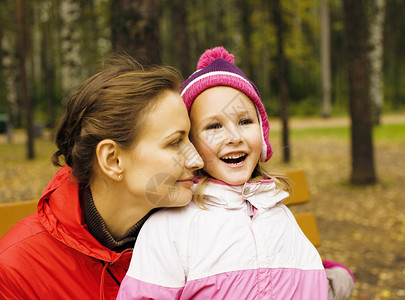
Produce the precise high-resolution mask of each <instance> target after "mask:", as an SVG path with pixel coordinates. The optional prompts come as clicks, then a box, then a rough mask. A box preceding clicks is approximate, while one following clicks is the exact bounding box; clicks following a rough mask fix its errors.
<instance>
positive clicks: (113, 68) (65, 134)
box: [52, 55, 181, 185]
mask: <svg viewBox="0 0 405 300" xmlns="http://www.w3.org/2000/svg"><path fill="white" fill-rule="evenodd" d="M180 83H181V76H180V75H179V72H178V71H176V70H175V69H173V68H170V67H163V66H151V67H142V66H141V65H140V64H139V63H137V62H136V61H135V60H134V59H133V58H131V57H129V56H122V55H119V56H118V55H114V56H112V57H110V58H109V59H108V60H106V61H105V62H104V65H103V67H102V70H101V71H100V72H98V73H97V74H95V75H93V76H92V77H90V78H89V79H88V80H86V81H85V82H84V83H83V84H82V85H81V86H80V87H79V89H78V90H77V91H76V92H74V93H73V95H72V96H71V97H70V99H69V100H68V102H67V106H66V110H65V113H64V115H63V117H62V119H61V121H60V124H59V127H58V130H57V132H56V138H55V142H56V145H57V147H58V150H57V151H56V152H55V153H54V154H53V157H52V162H53V164H54V165H57V166H61V165H62V164H61V158H63V159H64V162H65V163H66V164H67V165H68V166H70V167H71V168H72V170H73V174H74V175H75V177H76V178H77V179H78V180H79V183H81V184H84V185H87V184H88V183H89V182H90V180H91V177H92V175H93V170H92V162H93V159H94V156H95V150H96V147H97V144H98V143H99V142H100V141H102V140H104V139H112V140H114V141H115V142H116V143H117V144H118V145H119V146H120V147H122V148H126V149H128V148H129V147H131V145H133V143H134V142H135V141H136V138H137V135H138V134H139V131H140V129H141V127H142V123H143V122H142V121H143V120H144V118H145V116H146V115H147V113H148V112H149V111H150V110H151V108H152V107H153V106H154V105H155V104H156V103H157V102H158V101H157V100H158V99H159V96H160V95H161V94H162V93H164V92H165V91H175V92H178V90H179V86H180Z"/></svg>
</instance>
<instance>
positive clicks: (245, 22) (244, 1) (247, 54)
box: [240, 0, 254, 80]
mask: <svg viewBox="0 0 405 300" xmlns="http://www.w3.org/2000/svg"><path fill="white" fill-rule="evenodd" d="M240 7H241V10H242V11H241V27H242V41H243V49H244V52H243V53H244V55H243V64H244V65H245V66H246V71H245V73H246V76H247V77H248V78H252V80H253V77H254V69H253V61H252V42H251V40H250V35H251V33H252V32H253V29H252V26H251V25H250V16H251V14H252V8H251V6H250V3H249V0H240Z"/></svg>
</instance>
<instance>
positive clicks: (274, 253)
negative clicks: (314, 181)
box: [117, 180, 328, 300]
mask: <svg viewBox="0 0 405 300" xmlns="http://www.w3.org/2000/svg"><path fill="white" fill-rule="evenodd" d="M204 194H205V196H204V199H205V205H206V207H207V209H206V210H204V209H201V208H199V207H198V206H197V205H196V204H194V203H190V204H189V205H188V206H186V207H181V208H171V209H167V210H161V211H159V212H157V213H155V214H153V215H152V216H151V217H150V218H149V220H148V221H147V222H146V223H145V224H144V226H143V228H142V230H141V232H140V234H139V236H138V239H137V241H136V245H135V249H134V252H133V256H132V260H131V264H130V267H129V270H128V272H127V275H126V276H125V278H124V280H123V281H122V283H121V288H120V291H119V294H118V298H117V299H280V300H286V299H297V300H298V299H299V300H305V299H308V300H309V299H311V300H313V299H315V300H321V299H325V300H326V299H327V298H328V281H327V278H326V274H325V270H324V268H323V266H322V261H321V258H320V256H319V254H318V252H317V250H316V249H315V247H314V246H313V245H312V244H311V242H310V241H309V240H308V239H307V238H306V237H305V235H304V234H303V232H302V231H301V229H300V228H299V226H298V224H297V222H296V221H295V219H294V216H293V215H292V213H291V212H290V210H289V209H288V208H287V207H286V206H285V205H284V204H282V201H283V200H284V199H286V198H287V197H288V193H286V192H284V191H280V190H278V189H277V188H276V185H275V183H274V182H273V181H272V180H262V181H260V182H257V183H256V182H249V183H246V184H244V185H241V186H229V185H225V184H223V183H220V182H218V181H215V182H213V181H211V182H208V184H207V186H206V187H205V189H204Z"/></svg>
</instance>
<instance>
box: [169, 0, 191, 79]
mask: <svg viewBox="0 0 405 300" xmlns="http://www.w3.org/2000/svg"><path fill="white" fill-rule="evenodd" d="M171 1H172V2H171V5H172V12H173V27H174V28H173V29H174V47H175V49H176V53H175V56H177V58H178V59H177V61H178V63H179V66H180V70H181V73H182V75H183V77H184V78H187V77H188V76H190V75H191V73H192V72H193V71H194V68H193V66H194V65H193V64H191V62H190V47H189V41H188V34H187V28H186V26H187V25H186V24H187V22H186V5H185V3H184V1H182V0H171Z"/></svg>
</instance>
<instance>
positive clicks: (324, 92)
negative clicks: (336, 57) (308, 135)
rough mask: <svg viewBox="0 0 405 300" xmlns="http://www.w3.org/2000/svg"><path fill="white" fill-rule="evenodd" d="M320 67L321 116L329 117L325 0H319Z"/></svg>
mask: <svg viewBox="0 0 405 300" xmlns="http://www.w3.org/2000/svg"><path fill="white" fill-rule="evenodd" d="M321 68H322V72H321V75H322V79H321V80H322V116H323V117H324V118H329V117H330V114H331V109H332V103H331V101H332V99H331V79H330V73H331V70H330V19H329V4H328V1H327V0H321Z"/></svg>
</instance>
